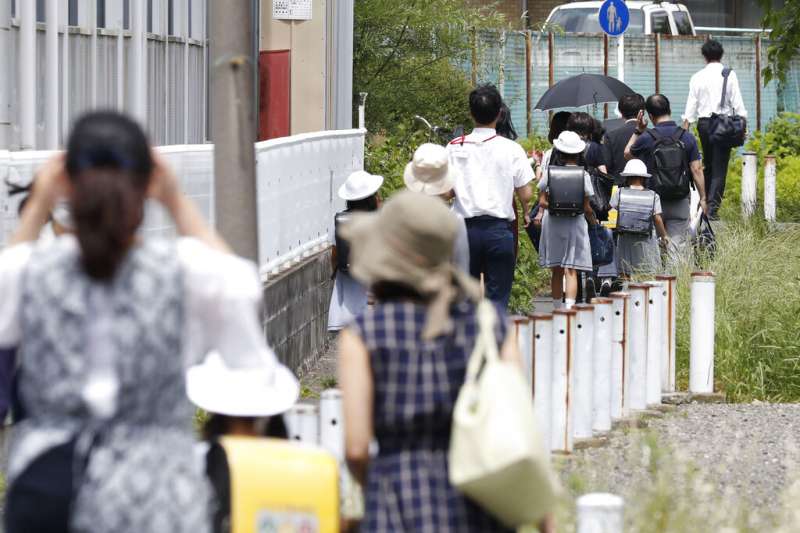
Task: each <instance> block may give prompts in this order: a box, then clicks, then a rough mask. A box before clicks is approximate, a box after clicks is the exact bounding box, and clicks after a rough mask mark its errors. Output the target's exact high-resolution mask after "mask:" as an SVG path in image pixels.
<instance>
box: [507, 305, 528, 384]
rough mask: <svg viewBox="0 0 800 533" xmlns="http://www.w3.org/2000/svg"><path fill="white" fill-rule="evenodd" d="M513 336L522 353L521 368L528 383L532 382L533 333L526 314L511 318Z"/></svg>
mask: <svg viewBox="0 0 800 533" xmlns="http://www.w3.org/2000/svg"><path fill="white" fill-rule="evenodd" d="M511 322H512V325H513V328H514V329H513V331H514V338H516V339H517V346H518V347H519V353H520V354H521V355H522V369H523V371H524V372H525V378H526V379H527V380H528V383H531V384H533V334H532V333H531V320H530V318H528V317H526V316H515V317H512V319H511Z"/></svg>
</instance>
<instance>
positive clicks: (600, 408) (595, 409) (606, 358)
mask: <svg viewBox="0 0 800 533" xmlns="http://www.w3.org/2000/svg"><path fill="white" fill-rule="evenodd" d="M613 303H614V300H611V299H610V298H595V299H594V300H592V304H593V305H594V326H593V329H594V365H593V370H594V384H593V390H594V401H593V402H592V403H593V406H592V430H593V431H596V432H599V433H605V432H607V431H611V367H612V364H611V352H612V348H611V337H612V331H613V329H614V328H613V316H614V311H613Z"/></svg>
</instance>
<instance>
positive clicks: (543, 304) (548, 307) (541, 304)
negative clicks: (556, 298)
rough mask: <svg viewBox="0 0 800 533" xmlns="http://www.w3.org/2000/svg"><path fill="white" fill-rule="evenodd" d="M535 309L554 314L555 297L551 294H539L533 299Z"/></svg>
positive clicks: (535, 310) (539, 311)
mask: <svg viewBox="0 0 800 533" xmlns="http://www.w3.org/2000/svg"><path fill="white" fill-rule="evenodd" d="M533 310H534V312H536V313H548V314H552V313H553V311H555V307H554V306H553V299H552V298H550V297H549V296H537V297H535V298H534V299H533Z"/></svg>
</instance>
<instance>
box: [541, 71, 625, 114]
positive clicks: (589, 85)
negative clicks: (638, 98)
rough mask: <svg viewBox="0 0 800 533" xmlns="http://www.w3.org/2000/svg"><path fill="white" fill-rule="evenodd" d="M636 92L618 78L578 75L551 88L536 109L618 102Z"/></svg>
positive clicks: (547, 109)
mask: <svg viewBox="0 0 800 533" xmlns="http://www.w3.org/2000/svg"><path fill="white" fill-rule="evenodd" d="M633 93H634V91H633V89H631V88H630V87H628V86H627V85H625V84H624V83H622V82H621V81H619V80H618V79H616V78H611V77H609V76H603V75H602V74H578V75H577V76H572V77H571V78H567V79H565V80H561V81H560V82H558V83H556V84H555V85H553V86H552V87H550V88H549V89H548V90H547V92H546V93H544V95H542V97H541V98H540V99H539V103H538V104H536V107H535V109H539V110H541V111H549V110H550V109H558V108H561V107H583V106H587V105H593V104H604V103H607V102H616V101H618V100H619V98H620V96H623V95H626V94H633Z"/></svg>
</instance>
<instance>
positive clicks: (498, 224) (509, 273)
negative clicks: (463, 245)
mask: <svg viewBox="0 0 800 533" xmlns="http://www.w3.org/2000/svg"><path fill="white" fill-rule="evenodd" d="M466 223H467V238H468V240H469V272H470V274H471V275H472V277H474V278H476V279H480V277H481V274H483V279H484V283H485V286H486V297H487V298H488V299H490V300H491V301H493V302H496V303H498V304H500V305H502V306H503V307H508V300H509V298H510V297H511V285H512V284H513V283H514V269H515V268H516V266H517V258H516V253H515V250H514V232H513V230H512V223H511V222H509V221H508V220H505V219H502V218H494V217H490V216H480V217H473V218H468V219H466Z"/></svg>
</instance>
